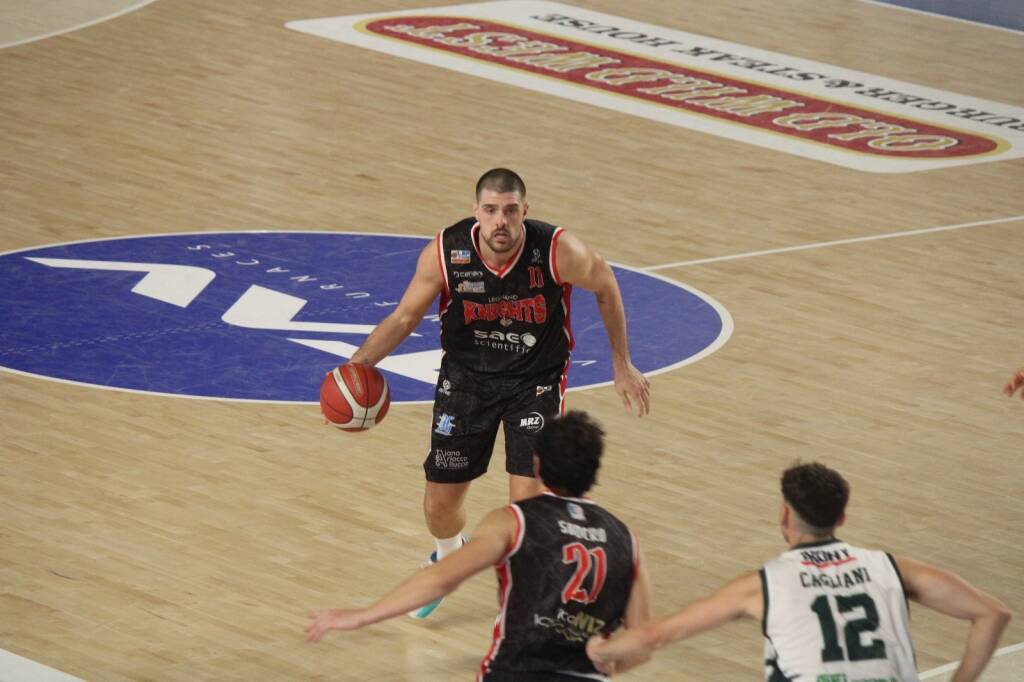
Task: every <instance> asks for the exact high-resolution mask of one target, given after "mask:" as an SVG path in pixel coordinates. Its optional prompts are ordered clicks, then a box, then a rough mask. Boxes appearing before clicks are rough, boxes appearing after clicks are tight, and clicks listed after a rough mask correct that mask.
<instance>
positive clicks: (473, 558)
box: [306, 507, 516, 642]
mask: <svg viewBox="0 0 1024 682" xmlns="http://www.w3.org/2000/svg"><path fill="white" fill-rule="evenodd" d="M515 527H516V521H515V519H514V518H513V516H512V513H511V511H510V510H509V509H508V508H507V507H505V508H502V509H495V510H494V511H492V512H491V513H490V514H488V515H487V516H486V517H484V520H483V521H481V522H480V525H479V526H477V528H476V530H475V531H474V532H473V536H472V540H470V542H468V543H467V544H465V545H464V546H463V547H462V548H461V549H459V550H457V551H456V552H453V553H452V554H449V555H448V556H446V557H445V558H444V559H442V560H441V561H439V562H437V563H436V564H432V565H430V566H428V567H427V568H424V569H421V570H420V571H418V572H416V573H415V574H413V575H412V577H410V578H408V579H407V580H405V581H404V582H403V583H401V584H400V585H399V586H398V587H396V588H395V589H393V590H392V591H391V592H389V593H388V594H387V595H386V596H384V597H383V598H381V599H380V600H379V601H377V602H376V603H375V604H373V605H371V606H368V607H366V608H362V609H328V610H325V611H319V612H316V613H312V614H310V616H309V617H310V622H309V624H308V625H306V641H307V642H319V641H320V639H321V638H322V637H323V636H324V634H326V633H327V632H328V631H330V630H357V629H359V628H361V627H363V626H366V625H370V624H372V623H377V622H379V621H382V620H387V619H388V618H394V617H395V616H398V615H401V614H403V613H408V612H409V611H411V610H413V609H415V608H418V607H420V606H423V605H424V604H428V603H430V602H432V601H434V600H435V599H437V598H438V597H443V596H444V595H446V594H449V593H450V592H453V591H455V588H457V587H458V586H459V585H460V584H462V582H463V581H464V580H465V579H466V578H469V577H471V576H473V575H476V574H477V573H479V572H480V571H482V570H484V569H485V568H487V567H488V566H493V565H494V564H496V563H497V562H498V561H499V560H500V559H501V557H502V556H504V554H505V552H506V551H507V550H508V546H509V544H510V542H511V540H512V537H513V535H514V534H515Z"/></svg>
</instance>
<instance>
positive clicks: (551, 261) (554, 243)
mask: <svg viewBox="0 0 1024 682" xmlns="http://www.w3.org/2000/svg"><path fill="white" fill-rule="evenodd" d="M563 232H565V228H563V227H556V228H555V232H554V234H552V235H551V253H550V254H549V255H548V265H549V266H550V268H551V277H552V278H553V279H554V282H555V284H558V285H559V286H561V285H562V278H561V277H559V276H558V264H557V263H556V262H555V259H556V258H557V257H558V238H559V237H561V236H562V233H563Z"/></svg>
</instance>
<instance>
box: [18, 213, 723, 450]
mask: <svg viewBox="0 0 1024 682" xmlns="http://www.w3.org/2000/svg"><path fill="white" fill-rule="evenodd" d="M429 240H430V237H426V236H423V237H409V236H394V235H378V234H363V233H337V232H333V233H332V232H207V233H199V234H178V235H152V236H139V237H124V238H117V239H101V240H92V241H83V242H76V243H71V244H55V245H49V246H40V247H35V248H31V249H25V250H21V251H17V252H11V253H3V254H0V319H3V320H4V324H3V328H2V329H0V369H6V370H8V371H14V372H20V373H24V374H30V375H33V376H37V377H45V378H50V379H56V380H60V381H69V382H74V383H79V384H88V385H93V386H102V387H109V388H117V389H123V390H129V391H139V392H146V393H159V394H165V395H175V396H190V397H201V398H220V399H233V400H259V401H273V402H302V403H316V401H317V396H318V390H319V387H320V383H321V382H322V381H323V378H324V374H325V373H326V372H327V371H328V370H330V369H331V368H333V367H335V366H337V365H338V364H340V363H343V362H345V361H346V360H347V359H348V358H349V357H351V356H352V354H353V353H354V352H355V351H356V349H357V348H358V347H359V346H360V345H361V344H362V342H363V341H364V340H365V339H366V337H367V335H368V334H370V332H372V331H373V329H374V327H375V326H376V325H377V324H378V323H379V322H380V321H381V320H382V319H384V317H386V316H387V314H388V313H389V312H390V311H392V310H393V309H394V307H395V306H396V305H398V301H399V300H400V299H401V297H402V293H403V291H404V288H405V283H406V281H407V280H406V277H404V276H403V277H396V276H395V273H411V272H412V271H413V270H415V268H416V260H417V257H418V254H419V252H420V251H421V250H422V249H423V247H424V245H426V244H427V243H428V241H429ZM480 274H482V273H480ZM615 275H616V278H617V279H618V281H619V285H620V287H621V289H622V296H623V299H624V301H625V304H626V307H627V310H629V315H630V319H629V321H630V327H629V331H630V340H629V341H630V347H631V348H632V349H634V350H633V354H634V356H635V357H634V362H635V363H636V364H637V366H638V367H639V368H640V369H641V370H642V371H644V372H647V373H649V374H651V373H657V372H662V371H666V370H668V369H671V368H672V367H678V366H680V365H682V364H686V363H688V362H692V361H694V360H697V359H699V358H701V357H703V356H705V355H707V354H709V353H711V352H713V351H714V350H715V349H717V348H718V347H720V346H721V345H722V344H723V343H725V341H726V340H727V339H728V338H729V335H730V334H731V332H732V320H731V318H730V317H729V314H728V312H726V311H725V309H724V308H722V307H721V305H719V304H718V303H717V302H716V301H714V300H713V299H712V298H710V297H708V296H706V295H704V294H702V293H700V292H698V291H695V290H693V289H690V288H689V287H687V286H685V285H683V284H680V283H679V282H674V281H672V280H668V279H664V278H661V277H658V276H655V275H651V274H647V273H643V272H638V271H636V270H631V269H628V268H624V267H621V266H615ZM463 281H464V282H469V283H472V282H473V281H474V280H471V279H469V280H463ZM542 300H543V299H542ZM436 312H437V311H436V308H435V309H434V310H432V311H431V314H428V315H427V317H426V318H425V319H424V320H423V321H422V322H421V323H420V325H419V326H418V327H417V328H416V329H415V330H414V331H413V334H412V335H411V336H410V337H409V338H407V339H406V340H405V341H404V342H403V343H402V344H401V345H400V346H399V347H398V348H397V349H396V350H395V351H394V352H393V353H392V354H391V355H389V356H388V357H386V358H384V359H383V360H382V361H381V362H380V363H378V365H377V366H378V368H380V369H381V370H382V371H383V372H384V374H385V376H386V377H387V380H388V384H389V385H390V388H391V395H392V401H393V402H421V401H422V402H428V401H432V400H433V399H434V398H435V396H436V394H437V393H438V392H440V393H450V392H453V391H454V390H457V389H458V387H453V386H452V385H451V384H450V383H449V384H442V385H441V386H437V380H438V370H439V368H440V366H441V357H442V351H441V338H440V323H439V318H438V317H437V315H436ZM465 314H467V315H468V316H470V317H472V318H473V319H482V320H492V319H497V321H498V322H499V323H500V322H501V321H503V320H511V319H515V320H519V321H521V322H520V323H521V324H531V325H539V324H541V323H543V319H544V316H545V315H546V311H544V310H543V307H542V306H541V305H540V304H538V302H537V301H536V300H534V299H532V298H530V299H526V300H510V301H494V302H490V303H484V304H481V305H480V307H479V308H475V307H474V308H472V309H471V310H467V311H465ZM600 320H601V317H600V313H599V312H598V309H597V304H596V301H595V300H594V298H593V296H592V295H591V294H589V292H586V291H582V290H581V291H578V292H576V294H575V295H574V296H573V308H572V321H573V324H574V326H575V330H576V332H575V338H576V349H575V350H574V351H573V355H572V358H571V367H570V370H569V387H570V388H583V387H587V386H597V385H604V384H607V383H609V382H610V381H611V380H612V356H611V350H610V349H609V348H608V341H607V337H606V335H605V332H604V328H603V325H602V324H601V321H600ZM474 331H475V330H474ZM481 333H482V334H483V336H480V335H479V334H477V335H476V336H475V338H474V340H475V342H476V343H478V344H480V345H483V346H487V347H489V348H500V349H501V350H503V351H506V352H509V353H526V352H529V351H530V349H531V348H532V347H534V346H535V345H536V343H537V337H536V335H535V334H534V333H531V332H529V331H520V332H511V331H507V328H506V330H490V331H487V332H481ZM540 390H541V389H540V388H538V393H539V392H540ZM547 390H550V387H549V388H548V389H547ZM464 426H465V425H463V424H459V425H456V424H455V423H454V421H453V420H452V419H451V417H450V416H448V415H442V417H441V419H440V420H439V421H438V423H436V424H435V425H434V428H435V430H437V432H438V433H439V434H442V435H448V434H451V433H452V430H453V429H454V428H456V427H464ZM442 459H446V461H449V462H451V461H454V460H452V459H451V456H447V455H444V454H443V453H442Z"/></svg>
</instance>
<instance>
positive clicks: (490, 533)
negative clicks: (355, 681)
mask: <svg viewBox="0 0 1024 682" xmlns="http://www.w3.org/2000/svg"><path fill="white" fill-rule="evenodd" d="M603 435H604V434H603V432H602V431H601V428H600V427H599V426H598V425H597V424H596V423H594V422H593V421H591V420H590V418H589V417H587V415H586V414H584V413H582V412H569V413H568V414H567V415H565V416H564V417H562V418H559V419H554V420H552V421H551V422H550V423H549V424H548V425H547V427H546V428H545V429H544V431H543V432H542V433H541V434H540V436H539V438H538V441H537V450H536V455H534V456H533V457H532V458H531V460H532V462H533V466H534V469H535V473H536V474H537V476H538V477H539V478H540V480H541V481H542V482H543V484H544V486H546V489H545V490H543V492H542V493H541V494H540V495H537V496H536V497H532V498H530V499H527V500H522V501H519V502H516V503H513V504H510V505H509V506H507V507H503V508H500V509H495V510H494V511H492V512H491V513H490V514H488V515H487V516H486V517H485V518H484V520H483V521H482V522H481V523H480V525H479V526H478V527H477V528H476V530H475V531H474V533H473V538H472V540H471V541H470V542H468V543H467V544H466V545H465V546H464V547H463V548H461V549H459V550H458V551H456V552H454V553H452V554H450V555H449V556H447V557H445V558H444V559H443V560H441V561H439V562H437V563H436V564H433V565H432V566H430V567H428V568H427V569H426V570H423V571H419V572H418V573H416V574H415V575H413V576H412V577H411V578H409V579H408V580H406V581H405V582H403V583H402V584H401V585H399V586H398V587H397V588H395V589H394V590H392V591H391V592H390V593H389V594H388V595H387V596H385V597H384V598H382V599H380V600H379V601H378V602H376V603H375V604H373V605H372V606H369V607H367V608H363V609H332V610H327V611H321V612H319V613H317V614H314V615H313V616H311V618H312V620H311V622H310V623H309V624H308V625H307V626H306V638H307V640H308V641H311V642H317V641H319V640H320V638H321V637H323V636H324V634H325V633H326V632H327V631H329V630H355V629H357V628H361V627H363V626H365V625H369V624H371V623H376V622H378V621H381V620H385V619H388V618H393V617H394V616H397V615H400V614H402V613H405V612H406V611H409V610H410V609H414V608H417V607H419V606H422V605H423V604H427V603H430V602H432V601H434V600H436V599H438V598H440V597H442V596H444V595H446V594H448V593H450V592H452V591H453V590H455V589H456V588H457V587H458V586H459V585H460V584H461V583H462V581H464V580H466V579H467V578H469V577H471V576H473V575H475V574H477V573H479V572H481V571H483V570H485V569H486V568H487V567H488V566H494V568H495V570H496V571H497V574H498V601H499V606H500V613H499V614H498V617H497V619H496V620H495V624H494V634H493V640H492V644H491V647H490V649H489V650H488V652H487V655H486V657H485V658H484V660H483V662H482V663H481V666H480V673H479V675H478V677H477V679H478V680H483V681H484V682H549V681H550V682H570V681H572V680H576V681H577V682H578V681H579V680H580V679H594V680H603V679H605V678H604V676H603V675H601V674H600V673H598V671H597V670H596V668H595V667H594V665H593V664H592V663H591V662H590V660H589V659H588V658H587V654H586V642H587V639H588V638H589V637H592V636H594V635H603V634H608V633H611V632H613V631H614V630H616V629H617V628H619V627H620V626H623V625H624V626H625V627H627V628H633V627H636V626H638V625H640V624H642V623H643V622H644V621H646V620H647V619H648V618H650V589H649V586H648V579H647V575H646V569H645V566H644V561H643V559H642V557H641V553H640V549H639V546H638V545H637V542H636V539H635V538H634V536H633V534H632V533H631V532H630V530H629V528H628V527H627V526H626V525H625V524H624V523H622V522H621V521H619V520H618V519H617V518H616V517H615V516H613V515H612V514H611V513H609V512H607V511H605V510H604V509H603V508H602V507H600V506H598V505H597V504H595V503H594V502H591V501H590V500H588V499H585V498H584V497H583V495H584V494H585V493H586V492H587V491H588V490H589V489H590V487H591V486H592V485H593V484H594V481H595V479H596V476H597V469H598V467H599V466H600V460H601V453H602V450H603V447H604V445H603ZM642 660H645V659H643V658H640V659H638V660H635V661H627V662H625V664H624V665H623V664H620V667H619V670H621V669H623V667H628V666H631V665H633V664H635V663H639V662H640V661H642Z"/></svg>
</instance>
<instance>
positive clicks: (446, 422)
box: [434, 414, 455, 436]
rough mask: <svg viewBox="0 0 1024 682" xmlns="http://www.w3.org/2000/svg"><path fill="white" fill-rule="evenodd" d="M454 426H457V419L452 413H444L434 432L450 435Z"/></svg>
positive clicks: (439, 418) (438, 420)
mask: <svg viewBox="0 0 1024 682" xmlns="http://www.w3.org/2000/svg"><path fill="white" fill-rule="evenodd" d="M453 428H455V419H454V418H453V417H452V416H451V415H450V414H442V415H441V416H440V417H438V419H437V428H435V429H434V433H436V434H439V435H441V436H450V435H452V429H453Z"/></svg>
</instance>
